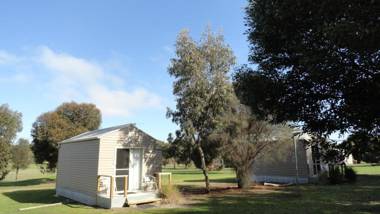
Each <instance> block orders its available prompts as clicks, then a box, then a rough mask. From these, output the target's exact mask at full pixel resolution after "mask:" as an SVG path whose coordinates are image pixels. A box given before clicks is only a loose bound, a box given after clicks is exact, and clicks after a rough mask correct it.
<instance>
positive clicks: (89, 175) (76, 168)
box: [56, 140, 99, 205]
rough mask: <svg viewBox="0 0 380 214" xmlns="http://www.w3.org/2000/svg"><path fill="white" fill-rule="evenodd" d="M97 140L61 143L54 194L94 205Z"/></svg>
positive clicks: (97, 152)
mask: <svg viewBox="0 0 380 214" xmlns="http://www.w3.org/2000/svg"><path fill="white" fill-rule="evenodd" d="M98 154H99V140H88V141H82V142H75V143H62V144H60V146H59V151H58V164H57V181H56V192H57V195H61V196H64V197H67V198H71V199H73V200H76V201H79V202H82V203H85V204H89V205H94V204H96V191H97V171H98Z"/></svg>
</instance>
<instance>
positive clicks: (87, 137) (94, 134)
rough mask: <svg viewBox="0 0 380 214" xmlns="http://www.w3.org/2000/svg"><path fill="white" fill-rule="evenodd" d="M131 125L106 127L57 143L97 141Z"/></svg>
mask: <svg viewBox="0 0 380 214" xmlns="http://www.w3.org/2000/svg"><path fill="white" fill-rule="evenodd" d="M132 125H133V124H130V123H129V124H124V125H119V126H113V127H108V128H104V129H98V130H94V131H88V132H85V133H82V134H79V135H77V136H74V137H72V138H69V139H66V140H64V141H61V142H59V143H72V142H78V141H84V140H90V139H99V138H100V137H101V136H102V135H105V134H107V133H110V132H113V131H117V130H120V129H122V128H127V127H130V126H132Z"/></svg>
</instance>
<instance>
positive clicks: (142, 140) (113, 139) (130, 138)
mask: <svg viewBox="0 0 380 214" xmlns="http://www.w3.org/2000/svg"><path fill="white" fill-rule="evenodd" d="M117 148H142V149H143V157H144V161H143V164H142V176H143V177H144V176H147V175H154V173H157V172H160V171H161V162H162V154H161V149H160V147H159V144H158V142H157V140H155V139H154V138H152V137H150V136H149V135H147V134H145V133H144V132H142V131H140V130H139V129H137V128H135V127H128V128H124V129H121V130H119V131H114V132H111V133H108V134H106V135H104V136H102V137H101V143H100V153H99V157H100V158H99V160H100V162H99V169H98V171H99V174H101V175H115V165H116V149H117Z"/></svg>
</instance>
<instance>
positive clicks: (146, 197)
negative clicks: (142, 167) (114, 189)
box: [126, 192, 161, 205]
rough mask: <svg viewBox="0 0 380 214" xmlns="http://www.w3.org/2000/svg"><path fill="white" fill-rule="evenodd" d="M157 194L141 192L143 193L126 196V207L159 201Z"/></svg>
mask: <svg viewBox="0 0 380 214" xmlns="http://www.w3.org/2000/svg"><path fill="white" fill-rule="evenodd" d="M160 200H161V198H160V197H159V195H158V193H156V192H143V193H135V194H128V195H127V198H126V204H127V205H136V204H145V203H151V202H156V201H160Z"/></svg>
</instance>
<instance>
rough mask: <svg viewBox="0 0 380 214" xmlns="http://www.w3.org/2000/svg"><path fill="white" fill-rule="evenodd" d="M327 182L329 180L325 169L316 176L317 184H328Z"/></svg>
mask: <svg viewBox="0 0 380 214" xmlns="http://www.w3.org/2000/svg"><path fill="white" fill-rule="evenodd" d="M329 182H330V181H329V173H328V172H327V171H324V172H322V173H321V174H320V175H319V176H318V183H319V184H328V183H329Z"/></svg>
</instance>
